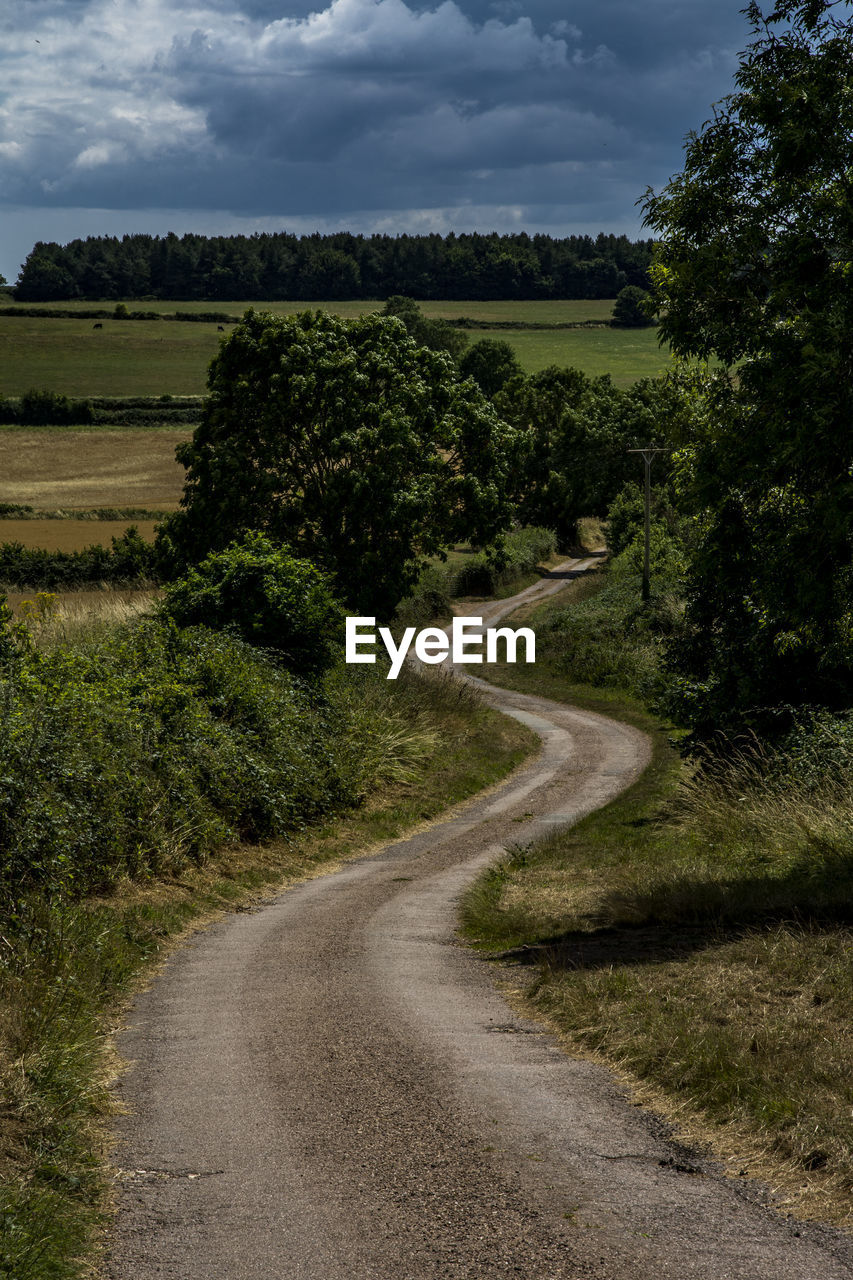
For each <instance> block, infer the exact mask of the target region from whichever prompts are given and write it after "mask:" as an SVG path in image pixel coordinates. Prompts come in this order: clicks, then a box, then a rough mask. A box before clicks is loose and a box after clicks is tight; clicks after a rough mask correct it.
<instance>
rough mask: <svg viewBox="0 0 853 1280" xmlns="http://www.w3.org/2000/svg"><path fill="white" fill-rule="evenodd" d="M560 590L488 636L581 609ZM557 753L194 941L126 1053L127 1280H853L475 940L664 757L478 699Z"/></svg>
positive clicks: (143, 1014)
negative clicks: (528, 1008) (523, 872)
mask: <svg viewBox="0 0 853 1280" xmlns="http://www.w3.org/2000/svg"><path fill="white" fill-rule="evenodd" d="M586 563H589V562H584V563H583V564H582V563H580V562H571V563H570V564H567V565H566V566H561V569H562V571H563V572H562V576H555V577H553V578H552V579H551V581H547V580H546V581H545V582H543V583H537V584H536V585H535V586H534V587H533V588H530V589H528V591H527V592H523V593H521V596H520V597H516V598H514V600H512V601H509V602H499V603H495V604H491V605H489V606H484V608H483V613H484V615H485V617H486V622H487V623H488V624H492V623H494V622H496V621H498V620H499V619H500V618H501V617H503V616H505V615H506V614H507V613H508V612H510V611H511V609H513V608H515V607H516V606H517V605H518V604H520V603H524V602H526V601H530V600H536V599H538V598H540V597H541V596H543V595H546V594H548V593H549V592H550V591H553V590H557V589H559V587H560V586H562V585H563V583H564V581H565V578H566V576H570V575H572V574H574V573H575V572H577V571H580V570H582V569H583V568H584V567H585V564H586ZM483 689H484V691H485V696H486V697H487V698H488V700H489V701H490V702H491V703H492V704H493V705H494V706H496V707H499V708H500V709H501V710H504V711H506V712H507V714H509V715H513V716H515V717H517V718H518V719H520V720H522V721H523V722H524V723H525V724H528V725H530V726H531V727H532V728H534V729H535V730H536V731H537V732H538V733H539V735H540V737H541V738H542V743H543V747H542V752H541V754H540V755H539V756H538V757H537V758H536V759H535V760H534V761H532V762H531V763H529V764H527V765H525V766H522V768H520V769H519V770H517V771H516V773H515V774H513V776H512V777H511V778H510V779H509V780H508V781H507V782H506V783H504V784H503V785H502V786H500V787H499V788H498V789H496V790H494V791H492V792H491V793H489V794H487V795H485V796H480V797H478V798H476V799H474V800H473V801H471V802H468V803H467V804H465V805H463V806H461V807H459V808H458V809H457V810H456V811H454V812H453V813H452V814H451V815H450V816H449V817H448V818H447V819H446V820H445V821H443V822H439V823H436V824H435V825H433V826H431V827H429V828H428V829H427V830H424V831H421V832H419V833H418V834H416V835H414V836H412V837H411V838H410V839H407V840H401V841H398V842H396V843H394V844H392V845H389V846H387V847H386V848H383V849H382V850H380V851H379V852H378V853H374V854H373V855H372V856H371V857H368V858H365V859H362V860H360V861H357V862H353V863H350V864H348V865H347V866H346V867H344V868H343V869H342V870H340V871H338V872H337V873H335V874H333V875H328V876H324V877H322V878H319V879H315V880H311V881H309V882H307V883H304V884H301V885H299V886H297V887H295V888H293V889H291V890H289V891H288V892H286V893H284V894H282V895H281V896H280V897H278V898H277V899H275V900H273V901H271V902H270V903H269V904H268V905H264V906H262V907H260V908H258V909H256V910H251V911H248V912H245V911H244V912H235V913H233V914H230V915H228V916H227V917H226V918H225V919H223V920H222V921H220V922H219V923H217V924H215V925H214V926H212V927H211V928H209V929H207V930H206V931H204V932H203V933H200V934H198V935H197V936H195V937H194V938H193V939H192V940H191V941H190V942H188V943H187V944H186V945H185V946H184V947H183V948H181V949H180V950H179V951H178V952H177V953H176V954H175V955H174V956H173V957H172V959H171V960H170V961H169V962H168V964H167V965H166V967H165V969H164V971H163V973H162V974H161V975H160V976H159V977H158V978H157V979H156V980H155V982H154V983H153V984H152V986H151V987H150V988H149V989H148V990H147V991H145V992H143V993H142V994H141V995H140V996H139V997H138V998H137V1000H136V1001H135V1004H134V1007H133V1010H132V1012H131V1017H130V1025H129V1027H128V1029H127V1030H126V1031H125V1032H124V1033H123V1034H122V1036H121V1037H120V1041H119V1050H120V1053H121V1054H122V1056H123V1057H124V1058H126V1059H128V1060H129V1061H130V1062H131V1064H132V1065H131V1068H130V1070H129V1071H128V1073H127V1075H126V1076H125V1077H124V1078H123V1080H122V1081H121V1084H120V1086H119V1089H120V1094H121V1100H122V1101H123V1103H124V1105H125V1107H126V1108H127V1114H125V1115H124V1116H122V1118H121V1120H120V1122H119V1124H118V1126H117V1127H118V1138H119V1143H118V1147H117V1151H116V1157H115V1158H116V1162H117V1163H118V1164H119V1165H120V1166H121V1168H120V1169H119V1171H118V1174H117V1187H118V1217H117V1222H116V1226H115V1230H114V1232H113V1234H112V1237H111V1241H110V1248H109V1254H108V1257H107V1261H106V1264H105V1269H104V1275H105V1276H106V1277H107V1278H108V1280H154V1278H155V1277H157V1278H158V1280H162V1278H163V1277H169V1278H172V1280H498V1278H501V1280H503V1278H504V1277H516V1278H518V1277H521V1278H522V1280H581V1278H584V1277H596V1278H597V1280H652V1278H653V1277H654V1278H658V1277H659V1278H661V1280H670V1278H671V1280H686V1278H687V1277H697V1278H699V1277H701V1280H735V1278H737V1280H740V1278H743V1280H764V1278H766V1280H839V1278H841V1277H853V1242H851V1241H850V1240H849V1239H848V1238H847V1237H844V1236H842V1235H841V1234H839V1233H837V1232H833V1231H831V1230H829V1229H824V1228H820V1227H815V1226H806V1225H804V1224H802V1223H797V1222H794V1221H793V1220H791V1219H784V1218H782V1217H781V1216H779V1215H777V1214H776V1213H775V1212H773V1211H772V1210H769V1209H768V1208H766V1207H765V1205H764V1204H763V1202H762V1196H761V1193H760V1190H758V1191H757V1190H756V1188H755V1186H754V1184H752V1183H749V1184H748V1185H747V1184H746V1183H745V1182H743V1181H740V1182H732V1181H729V1180H726V1179H724V1178H722V1177H720V1176H719V1175H718V1173H717V1172H716V1171H715V1170H714V1168H713V1167H712V1166H710V1165H708V1164H707V1163H706V1162H704V1161H703V1160H702V1159H701V1158H700V1157H698V1156H696V1155H695V1153H689V1152H685V1151H684V1150H682V1149H681V1148H679V1147H677V1146H675V1145H673V1144H672V1143H671V1142H670V1141H669V1140H668V1138H667V1135H666V1130H665V1127H664V1126H663V1125H661V1124H660V1123H659V1122H657V1121H656V1120H655V1118H654V1117H653V1116H650V1115H649V1114H648V1113H647V1112H646V1111H644V1110H642V1109H638V1108H636V1107H634V1106H632V1105H631V1104H630V1102H629V1101H628V1099H627V1098H626V1097H625V1095H624V1092H623V1091H622V1090H621V1088H620V1087H619V1086H618V1085H617V1084H616V1083H615V1082H614V1080H613V1077H612V1076H611V1075H610V1073H609V1072H608V1071H606V1070H605V1069H604V1068H602V1067H599V1066H596V1065H594V1064H592V1063H590V1062H587V1061H581V1060H575V1059H572V1058H570V1057H568V1056H566V1055H565V1054H564V1053H563V1052H562V1051H561V1050H560V1049H559V1048H558V1047H557V1045H556V1042H555V1041H554V1039H553V1037H551V1036H550V1035H549V1034H548V1033H546V1032H544V1031H543V1030H542V1028H541V1027H540V1026H538V1025H537V1024H535V1023H531V1022H526V1021H525V1020H523V1019H521V1018H519V1017H517V1016H516V1015H515V1014H514V1013H513V1012H512V1011H511V1010H510V1009H509V1007H508V1006H507V1004H506V1003H505V1001H504V999H503V998H502V996H501V995H500V992H499V991H498V990H497V988H496V984H495V977H494V971H493V969H492V967H491V966H489V965H488V964H486V963H484V962H483V961H481V960H478V959H477V958H476V957H475V956H474V955H473V954H472V953H471V952H470V951H469V950H467V949H466V948H465V947H463V946H461V945H460V944H459V942H458V940H457V938H456V936H455V912H456V903H457V900H458V896H459V893H460V891H461V890H462V889H463V888H464V887H465V885H466V884H468V883H469V882H470V880H471V878H472V877H473V876H474V875H475V874H476V873H477V872H478V871H479V870H480V869H481V868H482V867H483V866H485V865H486V864H487V863H488V862H489V861H491V860H493V859H494V858H496V857H498V856H500V854H501V852H502V850H503V849H504V848H505V846H506V845H508V844H513V843H519V842H522V843H523V842H526V841H529V840H531V839H534V838H535V837H536V836H537V835H539V834H541V833H542V832H543V831H545V830H549V829H553V827H554V826H555V825H560V824H567V823H570V822H572V821H575V820H577V818H578V817H580V816H581V815H583V814H584V813H587V812H590V811H591V810H592V809H594V808H596V807H598V806H600V805H602V804H605V803H607V801H608V800H609V799H612V798H613V796H615V795H616V794H617V793H618V792H619V791H620V790H622V789H623V788H624V787H625V786H627V785H628V784H629V783H630V782H631V781H632V780H633V779H634V778H635V777H636V776H637V775H638V773H639V772H640V771H641V770H642V768H643V767H644V765H645V763H646V761H647V759H648V743H647V740H646V739H645V738H644V736H643V735H642V734H641V733H639V732H638V731H637V730H635V729H632V728H629V727H628V726H626V725H621V724H617V723H615V722H614V721H611V720H607V719H605V718H604V717H601V716H597V715H593V714H590V713H587V712H580V711H576V710H573V709H571V708H569V707H565V706H561V705H559V704H556V703H552V702H549V701H548V700H546V699H542V698H531V697H527V696H524V695H521V694H517V693H511V692H508V691H505V690H498V689H493V688H492V687H491V686H485V685H484V686H483Z"/></svg>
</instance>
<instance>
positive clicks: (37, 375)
mask: <svg viewBox="0 0 853 1280" xmlns="http://www.w3.org/2000/svg"><path fill="white" fill-rule="evenodd" d="M55 305H56V306H61V307H71V308H73V309H77V310H82V309H85V308H86V307H89V308H91V307H93V306H94V305H96V304H93V303H79V304H77V305H76V306H75V305H74V304H66V303H57V304H55ZM107 305H108V304H107ZM129 305H130V306H134V305H138V306H140V307H143V308H145V309H149V308H151V309H154V310H160V311H162V312H163V313H169V312H171V313H174V311H175V310H181V311H189V312H196V313H198V312H202V311H211V310H217V311H220V310H221V311H224V312H227V313H228V314H231V315H241V314H242V313H243V311H245V310H246V309H247V308H248V307H249V306H251V305H254V306H255V307H256V308H257V309H258V310H268V311H274V312H276V313H278V314H292V313H294V312H297V311H304V310H306V308H308V309H322V310H327V311H331V312H334V313H336V314H339V315H344V316H353V315H359V314H364V313H366V312H370V311H377V310H379V309H380V308H381V305H382V304H381V303H379V302H375V303H371V302H366V303H365V302H328V303H324V302H317V303H304V302H299V303H295V302H279V303H269V302H264V303H255V304H252V303H248V302H245V303H244V302H225V303H220V302H216V303H211V302H200V303H174V302H170V303H140V304H133V303H130V304H129ZM612 307H613V303H612V302H611V301H607V300H605V301H595V302H575V301H572V302H488V303H486V302H467V301H458V302H453V301H451V302H434V303H424V304H423V310H424V311H425V313H426V314H427V315H430V316H442V317H445V318H451V317H458V316H464V317H467V318H470V319H473V320H490V321H499V322H502V323H509V322H511V321H513V320H514V321H516V322H517V323H520V324H553V325H558V324H566V323H582V322H585V321H587V322H592V323H601V324H604V323H606V321H607V319H608V318H609V316H610V313H611V311H612ZM102 324H103V327H102V328H101V329H95V328H94V327H93V325H94V322H93V321H92V320H82V319H81V320H72V319H68V320H55V319H40V318H39V317H36V316H21V317H17V316H0V396H16V395H21V394H23V392H25V391H27V390H29V389H30V388H31V387H37V388H39V389H43V390H48V391H59V392H64V393H65V394H66V395H70V396H98V395H104V396H122V395H126V396H132V395H165V394H169V395H199V394H201V393H202V392H203V391H204V389H205V381H206V376H207V367H208V365H209V363H210V361H211V359H212V358H213V356H214V355H215V354H216V352H217V350H218V347H219V341H220V339H221V337H222V334H221V333H220V332H219V330H218V328H217V326H216V324H211V323H202V322H199V323H197V324H194V323H191V322H176V321H168V320H104V321H103V322H102ZM225 331H226V332H227V331H228V326H225ZM468 333H469V337H470V339H471V341H472V342H476V341H478V340H479V339H481V338H486V337H490V338H498V339H502V340H504V341H506V342H509V343H510V344H511V345H512V346H513V347H514V349H515V351H516V353H517V355H518V358H519V361H520V363H521V366H522V368H523V369H524V370H525V371H526V372H528V373H533V372H536V371H538V370H539V369H544V368H545V367H546V366H547V365H549V364H558V365H571V366H574V367H576V368H578V369H581V370H583V371H584V372H585V373H588V374H589V375H590V376H593V377H595V376H598V375H600V374H602V373H609V374H610V375H611V376H612V378H613V381H614V382H615V383H616V384H617V385H618V386H629V385H630V384H631V383H632V382H635V381H636V380H637V379H638V378H642V377H649V376H654V375H655V374H657V373H661V372H663V370H664V369H665V368H666V367H667V366H668V364H669V354H668V352H667V351H666V350H662V349H661V348H660V347H659V346H658V342H657V334H656V330H655V329H643V330H630V329H629V330H624V329H609V328H601V329H556V328H555V329H501V330H482V329H471V330H469V331H468Z"/></svg>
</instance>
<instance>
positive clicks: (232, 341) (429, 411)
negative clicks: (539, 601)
mask: <svg viewBox="0 0 853 1280" xmlns="http://www.w3.org/2000/svg"><path fill="white" fill-rule="evenodd" d="M208 386H209V395H208V397H207V400H206V404H205V409H204V414H203V419H202V422H201V424H200V425H199V426H198V428H197V429H196V432H195V434H194V436H193V439H192V440H191V441H190V442H188V443H187V444H185V445H182V446H180V447H179V449H178V457H179V458H180V460H181V461H182V462H183V463H184V465H185V466H186V468H187V478H186V486H185V490H184V496H183V498H182V509H181V510H180V511H179V512H177V513H175V515H173V516H172V517H170V518H169V519H168V520H167V521H166V522H165V523H164V525H163V526H162V527H161V531H160V534H159V544H160V548H161V551H162V552H163V555H164V557H165V559H166V560H167V562H168V561H171V562H172V564H173V565H175V567H177V568H180V567H181V566H182V565H185V564H187V563H194V562H198V561H199V560H201V559H202V558H203V557H204V556H205V555H207V554H208V552H210V551H211V550H219V549H221V548H223V547H225V546H226V545H227V544H228V543H229V542H231V541H232V540H233V539H234V538H236V537H238V536H239V535H240V534H241V533H242V532H243V531H245V530H252V529H255V530H260V531H262V532H264V533H266V534H267V535H268V536H269V537H270V538H273V539H276V540H278V541H280V542H284V543H287V544H288V545H289V546H290V547H291V548H292V550H293V552H294V553H295V554H297V555H299V556H303V557H305V558H307V559H309V560H311V561H312V562H313V563H315V564H316V565H318V566H319V567H320V568H321V569H323V570H324V571H326V572H327V573H328V574H329V575H330V577H331V578H332V581H333V583H334V586H335V590H336V591H337V593H338V595H339V596H340V597H341V598H342V599H343V600H344V601H345V602H346V603H347V604H348V605H349V606H351V607H354V608H357V609H359V610H361V611H365V612H368V613H370V614H376V615H379V616H383V615H384V616H387V615H389V614H390V613H391V612H392V611H393V609H394V607H395V605H396V604H397V603H398V601H399V600H400V598H401V597H402V596H403V595H404V594H405V593H406V591H407V589H408V588H409V587H410V586H411V585H412V584H413V582H414V581H415V579H416V577H417V574H418V572H419V570H420V568H421V566H422V564H423V562H424V559H425V557H428V556H430V555H434V554H436V553H440V552H442V551H443V549H444V548H445V547H447V546H448V545H451V544H452V543H454V542H456V541H460V540H466V539H472V540H474V541H476V542H478V543H480V544H482V545H488V544H490V543H493V542H494V541H495V540H496V539H499V536H500V534H501V532H502V531H503V530H505V529H506V528H507V527H508V526H509V524H510V521H511V514H512V509H511V504H510V500H509V496H508V486H509V480H510V476H511V474H512V471H513V460H514V450H515V433H514V432H513V431H512V429H511V428H510V427H509V426H508V425H507V424H506V423H504V422H502V421H501V419H500V418H499V417H498V416H497V414H496V412H495V410H494V409H493V407H492V405H491V404H490V403H489V401H488V400H486V398H485V396H483V394H482V392H480V390H479V389H478V388H477V387H475V386H474V384H473V383H472V382H470V381H460V380H459V378H458V377H457V374H456V370H455V368H454V366H453V363H452V361H451V360H450V358H449V357H448V356H447V355H445V354H443V353H440V352H435V351H430V350H427V349H425V348H423V347H419V346H417V344H416V343H415V342H414V341H413V340H412V339H411V338H410V337H409V335H408V334H407V332H406V330H405V328H404V326H403V325H402V324H401V323H400V321H399V320H396V319H393V318H383V317H380V316H375V315H374V316H364V317H361V318H359V319H355V320H349V321H347V320H342V319H340V318H339V317H337V316H333V315H329V314H326V313H324V312H319V311H318V312H314V313H311V312H303V313H302V314H300V315H297V316H289V317H278V316H273V315H270V314H265V313H258V312H255V311H249V312H247V313H246V315H245V316H244V317H243V320H242V321H241V323H240V324H238V325H237V326H236V327H235V329H234V330H233V331H232V333H231V334H230V335H229V336H228V338H227V339H225V340H224V341H223V343H222V345H221V348H220V352H219V355H218V356H217V357H216V358H215V359H214V360H213V362H212V364H211V368H210V373H209V378H208Z"/></svg>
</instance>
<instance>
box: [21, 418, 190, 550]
mask: <svg viewBox="0 0 853 1280" xmlns="http://www.w3.org/2000/svg"><path fill="white" fill-rule="evenodd" d="M190 435H191V432H189V431H167V430H158V431H150V430H145V429H140V430H132V429H129V430H122V431H76V430H68V429H59V428H58V429H56V430H51V429H45V428H42V429H38V430H35V431H0V502H10V503H21V504H26V505H28V506H32V507H35V508H36V509H37V510H42V511H52V510H60V509H61V510H63V511H73V510H77V511H85V510H87V509H90V508H92V507H138V508H145V509H147V510H153V511H171V510H174V508H175V507H177V505H178V501H179V499H180V496H181V492H182V490H183V483H184V468H183V467H182V466H181V464H180V463H179V462H177V460H176V459H175V447H176V446H177V445H178V444H180V443H181V442H182V441H184V440H188V439H189V438H190ZM10 523H11V522H10V521H2V522H0V540H2V541H7V542H8V541H10V540H12V537H11V534H10V533H9V528H10ZM32 523H35V522H32V521H16V522H15V524H16V528H22V527H23V525H24V524H32ZM50 523H55V524H57V525H58V524H60V523H64V522H61V521H53V522H50ZM75 523H78V524H79V523H81V522H75ZM128 523H129V522H127V521H124V522H122V524H121V528H122V529H123V528H126V527H127V524H128ZM87 524H89V527H90V528H91V536H87V537H86V538H85V540H84V542H83V543H81V544H80V545H86V543H87V542H89V543H91V542H99V541H102V540H104V539H106V538H107V534H106V530H105V529H104V526H103V525H99V524H96V523H94V522H87ZM119 531H120V530H119ZM32 532H34V531H32ZM32 532H31V534H30V536H28V537H27V538H23V537H21V538H20V540H21V541H26V542H28V543H29V544H30V545H43V544H40V543H33V542H32V541H31V536H32ZM83 532H84V533H85V530H84V531H83ZM112 532H115V531H114V530H111V533H112ZM16 536H19V535H17V534H16ZM57 536H58V535H57ZM66 549H68V548H67V546H66Z"/></svg>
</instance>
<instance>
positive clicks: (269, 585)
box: [161, 533, 343, 673]
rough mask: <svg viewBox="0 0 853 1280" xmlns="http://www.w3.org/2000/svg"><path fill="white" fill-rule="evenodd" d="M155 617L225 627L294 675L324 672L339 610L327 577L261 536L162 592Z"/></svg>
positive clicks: (336, 636) (337, 636)
mask: <svg viewBox="0 0 853 1280" xmlns="http://www.w3.org/2000/svg"><path fill="white" fill-rule="evenodd" d="M161 611H162V613H163V615H164V616H165V617H168V618H171V619H172V620H173V621H174V622H175V623H177V625H178V626H195V625H203V626H207V627H212V628H214V629H216V630H221V629H223V628H228V629H229V630H231V631H233V632H234V633H235V634H237V635H239V636H241V637H242V639H244V640H246V641H248V642H249V643H250V644H253V645H259V646H261V647H262V648H265V649H272V650H276V651H277V652H279V653H281V654H282V655H283V656H284V658H285V659H286V662H287V665H288V666H289V667H291V668H292V669H293V670H295V671H299V672H306V673H308V672H317V671H321V670H323V669H324V668H326V667H329V666H330V665H331V664H332V662H333V661H334V659H335V656H336V653H337V648H338V645H339V643H340V640H341V638H342V622H343V615H342V611H341V607H340V605H339V604H338V603H337V601H336V600H335V599H334V598H333V596H332V592H331V588H330V587H329V584H328V580H327V579H326V577H325V575H324V574H322V573H321V572H320V570H319V569H316V568H315V567H314V565H312V564H311V563H310V561H308V560H300V559H297V558H296V557H295V556H293V555H291V554H290V552H289V551H288V550H287V548H285V547H282V546H276V545H275V544H274V543H272V542H271V541H270V540H269V539H268V538H265V537H264V536H263V535H262V534H259V533H249V534H246V535H245V536H244V538H243V539H242V540H239V541H235V542H232V543H231V544H230V546H228V547H226V548H225V550H224V551H218V552H213V553H211V554H210V555H209V556H207V557H206V559H204V560H203V561H202V562H201V564H199V565H198V566H196V567H195V568H192V569H190V570H188V572H187V573H186V574H185V575H184V577H182V578H180V579H178V580H177V581H176V582H174V583H172V584H171V585H170V586H169V587H168V588H167V589H166V594H165V597H164V600H163V602H162V605H161Z"/></svg>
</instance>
